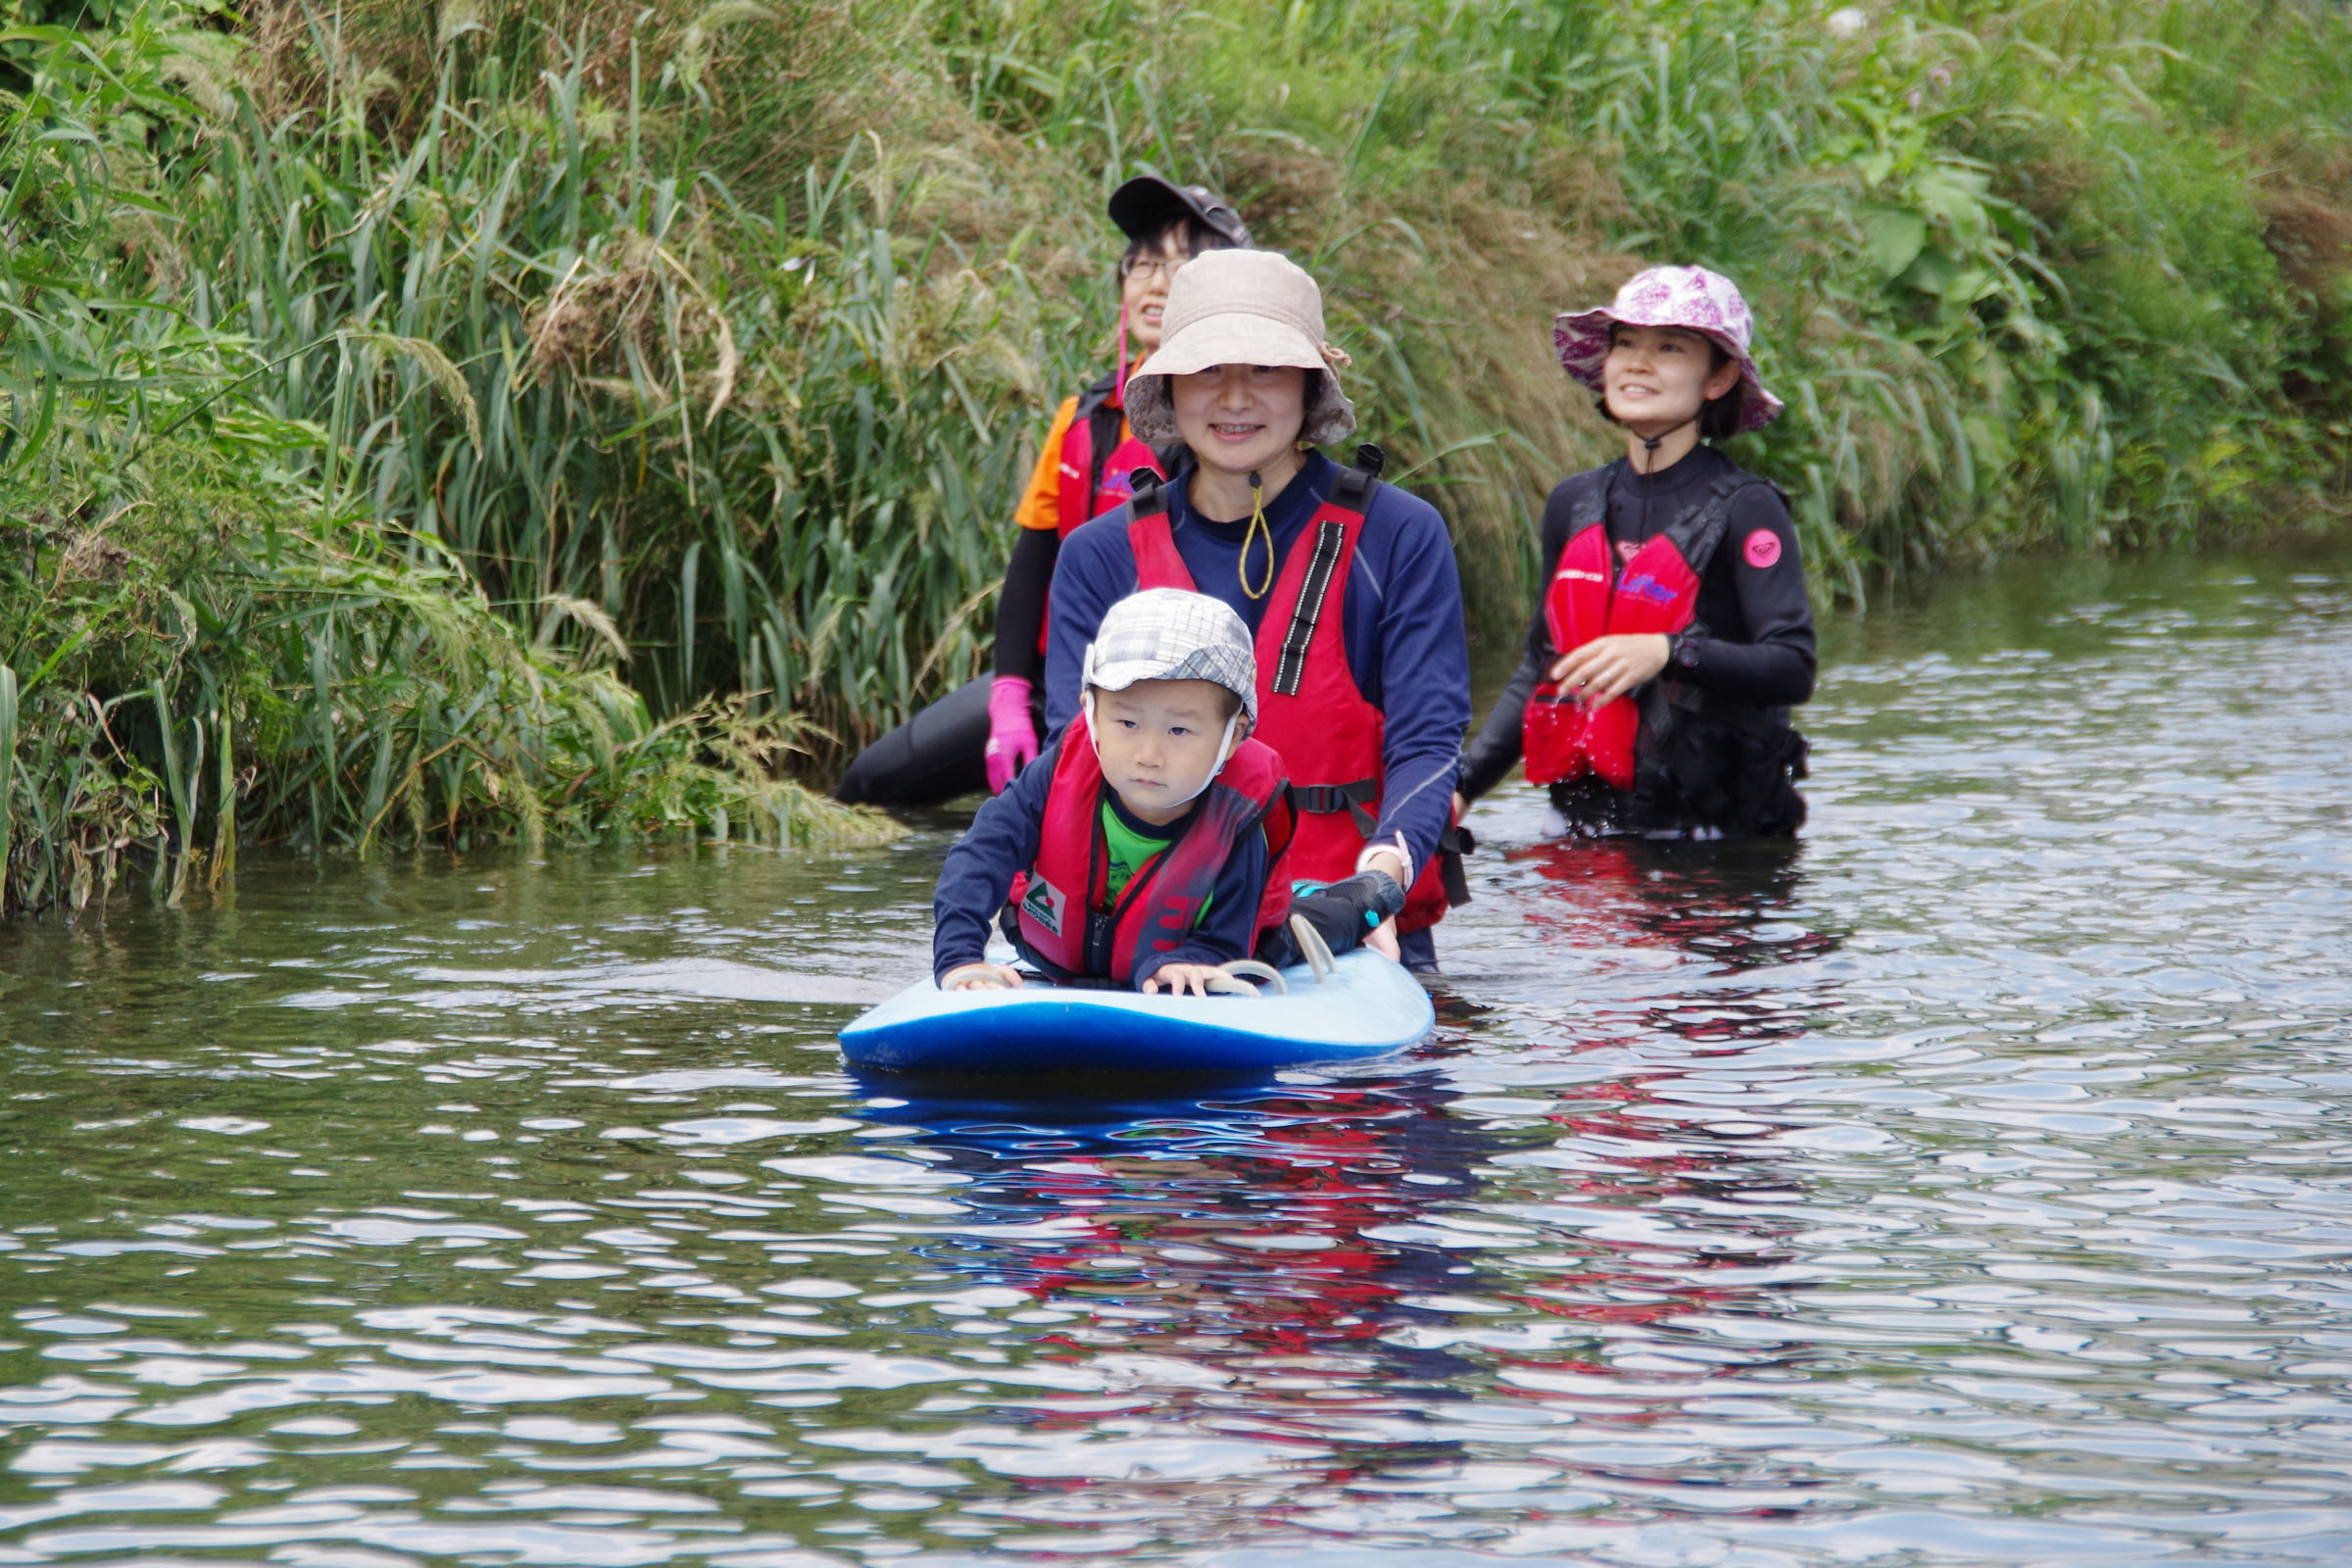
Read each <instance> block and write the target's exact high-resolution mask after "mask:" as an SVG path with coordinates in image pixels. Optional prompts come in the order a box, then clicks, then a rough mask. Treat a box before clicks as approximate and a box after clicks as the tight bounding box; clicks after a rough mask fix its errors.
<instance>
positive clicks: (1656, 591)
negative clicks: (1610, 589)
mask: <svg viewBox="0 0 2352 1568" xmlns="http://www.w3.org/2000/svg"><path fill="white" fill-rule="evenodd" d="M1617 591H1618V592H1619V593H1621V594H1629V595H1631V596H1632V597H1634V598H1636V599H1646V600H1648V601H1649V602H1650V603H1651V604H1653V605H1665V606H1668V607H1669V608H1671V607H1672V606H1673V604H1674V590H1673V589H1671V588H1669V587H1667V586H1666V585H1665V584H1664V583H1662V582H1660V581H1658V579H1657V578H1655V577H1653V576H1651V575H1650V574H1649V573H1648V572H1646V571H1645V572H1642V574H1641V575H1640V576H1637V577H1628V578H1626V579H1625V581H1623V582H1621V583H1619V584H1618V585H1617Z"/></svg>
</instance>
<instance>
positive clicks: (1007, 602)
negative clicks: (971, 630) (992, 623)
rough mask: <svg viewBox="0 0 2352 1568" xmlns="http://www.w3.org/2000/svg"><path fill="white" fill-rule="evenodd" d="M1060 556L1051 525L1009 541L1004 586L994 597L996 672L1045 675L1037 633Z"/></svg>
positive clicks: (1024, 531)
mask: <svg viewBox="0 0 2352 1568" xmlns="http://www.w3.org/2000/svg"><path fill="white" fill-rule="evenodd" d="M1060 555H1061V535H1059V534H1057V533H1055V532H1054V530H1053V529H1051V528H1023V529H1022V530H1021V536H1020V538H1018V539H1016V540H1014V541H1013V545H1012V561H1011V562H1010V564H1007V565H1006V566H1005V588H1004V591H1003V592H1002V593H1000V594H999V595H998V596H997V673H998V674H1000V675H1018V676H1020V677H1021V678H1022V679H1023V680H1026V681H1032V682H1034V681H1039V680H1043V679H1044V678H1045V674H1046V658H1045V655H1044V653H1042V652H1041V651H1040V650H1039V648H1038V641H1039V639H1038V633H1040V632H1042V631H1043V630H1045V626H1046V590H1047V588H1048V587H1049V586H1050V585H1051V584H1052V583H1053V581H1054V562H1055V561H1056V560H1057V559H1059V557H1060Z"/></svg>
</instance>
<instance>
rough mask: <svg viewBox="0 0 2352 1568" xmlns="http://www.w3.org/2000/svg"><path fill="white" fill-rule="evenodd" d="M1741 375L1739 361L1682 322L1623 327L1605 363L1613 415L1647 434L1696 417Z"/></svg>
mask: <svg viewBox="0 0 2352 1568" xmlns="http://www.w3.org/2000/svg"><path fill="white" fill-rule="evenodd" d="M1718 359H1721V360H1722V362H1723V363H1721V364H1720V365H1718V364H1717V363H1716V361H1717V360H1718ZM1739 379H1740V366H1739V364H1738V362H1736V361H1734V360H1733V359H1731V358H1730V357H1729V356H1728V355H1722V354H1720V353H1719V351H1718V350H1717V349H1716V347H1715V345H1714V344H1713V343H1712V342H1710V341H1708V339H1707V338H1705V337H1704V336H1702V335H1701V334H1699V333H1697V332H1692V331H1690V330H1688V329H1686V328H1684V327H1679V326H1630V325H1621V326H1619V327H1617V328H1616V329H1615V330H1614V331H1613V332H1611V333H1610V335H1609V357H1608V358H1607V359H1606V360H1604V361H1602V362H1601V367H1600V385H1601V392H1602V395H1603V396H1604V397H1606V398H1607V400H1608V406H1609V415H1610V417H1612V418H1614V419H1616V420H1617V422H1618V423H1620V424H1622V425H1624V426H1625V427H1626V428H1627V429H1629V430H1633V431H1634V432H1636V433H1637V434H1641V435H1655V434H1657V433H1658V432H1660V431H1662V430H1668V429H1673V428H1675V427H1677V426H1680V425H1684V424H1688V423H1690V422H1691V420H1693V419H1695V418H1697V417H1698V412H1699V410H1701V409H1702V408H1704V407H1706V405H1707V402H1708V400H1709V399H1712V398H1719V397H1721V396H1723V395H1724V394H1725V393H1726V392H1729V391H1730V390H1731V389H1732V387H1733V386H1734V384H1736V383H1737V382H1738V381H1739Z"/></svg>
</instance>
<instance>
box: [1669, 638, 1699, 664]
mask: <svg viewBox="0 0 2352 1568" xmlns="http://www.w3.org/2000/svg"><path fill="white" fill-rule="evenodd" d="M1666 662H1667V663H1669V664H1671V665H1674V666H1675V667H1677V668H1679V669H1696V668H1697V667H1698V650H1697V649H1696V648H1693V647H1691V640H1690V639H1689V638H1688V637H1685V636H1684V635H1683V634H1682V633H1681V632H1679V631H1677V632H1669V633H1668V634H1667V636H1666Z"/></svg>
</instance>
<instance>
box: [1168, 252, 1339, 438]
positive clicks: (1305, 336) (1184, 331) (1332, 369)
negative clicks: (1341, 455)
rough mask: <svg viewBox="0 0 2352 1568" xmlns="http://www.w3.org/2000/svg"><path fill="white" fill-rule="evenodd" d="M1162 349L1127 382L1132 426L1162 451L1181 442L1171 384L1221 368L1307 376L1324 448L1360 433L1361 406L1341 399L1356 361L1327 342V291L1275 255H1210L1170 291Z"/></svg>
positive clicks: (1314, 423)
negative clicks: (1292, 370) (1342, 373)
mask: <svg viewBox="0 0 2352 1568" xmlns="http://www.w3.org/2000/svg"><path fill="white" fill-rule="evenodd" d="M1163 321H1164V324H1163V325H1162V327H1161V329H1160V339H1159V350H1158V352H1157V353H1155V354H1153V355H1152V357H1151V358H1150V359H1148V360H1146V361H1145V362H1144V363H1143V364H1141V365H1139V366H1137V367H1136V368H1135V373H1134V374H1132V375H1130V376H1128V378H1127V391H1126V399H1125V401H1126V409H1127V423H1128V424H1129V426H1130V427H1132V428H1133V429H1134V431H1135V433H1136V434H1137V435H1138V436H1140V437H1142V438H1143V439H1144V440H1145V441H1148V442H1150V443H1152V445H1154V446H1160V445H1164V444H1166V443H1167V442H1170V441H1175V440H1179V439H1181V437H1179V435H1178V434H1177V430H1176V411H1175V409H1174V407H1173V405H1172V404H1171V403H1170V402H1169V396H1168V378H1169V377H1170V376H1174V375H1192V374H1195V373H1197V372H1199V371H1201V370H1205V369H1209V368H1212V367H1214V366H1219V365H1295V366H1297V367H1299V368H1300V369H1302V370H1304V371H1306V372H1307V378H1306V379H1307V386H1306V422H1305V424H1304V425H1303V426H1302V427H1301V428H1300V430H1299V437H1300V438H1301V439H1302V440H1305V441H1308V442H1311V443H1312V444H1314V445H1316V446H1321V445H1323V444H1324V443H1326V442H1330V441H1339V440H1343V439H1345V438H1346V437H1347V436H1348V435H1349V434H1351V433H1352V432H1353V431H1354V429H1355V405H1354V404H1352V403H1350V402H1348V399H1347V397H1346V395H1345V394H1343V393H1342V392H1341V391H1340V377H1339V369H1340V368H1341V367H1342V366H1345V365H1346V364H1348V356H1347V355H1345V354H1342V353H1341V352H1340V351H1339V350H1338V349H1335V348H1333V347H1332V346H1331V345H1330V344H1329V343H1328V342H1326V341H1324V337H1323V291H1322V290H1321V289H1319V288H1317V287H1316V286H1315V280H1314V279H1313V278H1311V277H1309V276H1308V275H1307V274H1306V271H1305V270H1304V269H1303V268H1301V267H1299V265H1298V264H1297V263H1296V262H1293V261H1292V260H1291V259H1290V258H1288V257H1286V256H1277V255H1276V254H1274V252H1272V251H1248V250H1231V251H1209V252H1207V253H1205V254H1203V255H1201V256H1196V257H1194V258H1193V259H1192V260H1191V261H1190V262H1188V263H1186V264H1185V267H1184V269H1183V270H1181V271H1179V272H1178V273H1177V274H1176V280H1175V281H1174V282H1172V283H1170V284H1169V285H1168V303H1167V308H1166V311H1165V313H1164V315H1163Z"/></svg>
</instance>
